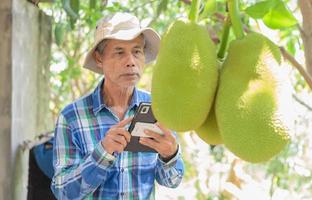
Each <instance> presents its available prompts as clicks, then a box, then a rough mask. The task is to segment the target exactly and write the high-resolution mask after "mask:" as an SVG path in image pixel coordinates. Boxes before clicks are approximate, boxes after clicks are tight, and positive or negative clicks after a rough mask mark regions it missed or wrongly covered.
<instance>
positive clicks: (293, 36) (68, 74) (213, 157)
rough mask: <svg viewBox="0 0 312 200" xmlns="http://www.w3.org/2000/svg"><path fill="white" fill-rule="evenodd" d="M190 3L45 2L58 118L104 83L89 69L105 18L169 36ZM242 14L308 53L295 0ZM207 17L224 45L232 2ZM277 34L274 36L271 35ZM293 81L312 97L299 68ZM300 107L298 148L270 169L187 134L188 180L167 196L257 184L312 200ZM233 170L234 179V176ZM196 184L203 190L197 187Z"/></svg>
mask: <svg viewBox="0 0 312 200" xmlns="http://www.w3.org/2000/svg"><path fill="white" fill-rule="evenodd" d="M189 2H190V1H187V0H159V1H156V0H149V1H148V0H142V1H135V0H125V1H106V0H101V1H97V0H55V1H54V3H52V4H51V3H40V4H39V6H40V8H41V9H42V10H44V11H45V12H46V13H47V14H48V15H51V16H52V17H53V20H54V23H53V34H54V43H53V45H52V52H53V54H52V60H51V70H50V73H51V78H50V88H51V101H50V102H49V104H50V109H51V112H52V113H53V115H54V118H56V117H57V115H58V113H59V111H60V110H61V109H62V108H63V107H64V106H65V105H66V104H68V103H69V102H71V101H73V100H74V99H77V98H79V97H80V96H82V95H84V94H86V93H88V92H90V91H91V89H92V88H94V87H95V85H96V84H97V82H98V80H99V79H100V76H98V75H96V74H94V73H92V72H89V71H88V70H85V69H83V68H82V67H81V66H82V64H83V60H84V56H85V54H86V52H87V50H88V47H90V45H91V44H92V40H93V29H94V27H95V25H96V21H97V20H98V19H99V18H101V17H102V16H105V15H108V14H110V13H114V12H116V11H125V12H131V13H133V14H135V15H136V16H137V17H138V18H139V19H141V20H142V22H143V26H147V25H148V26H151V27H153V28H154V29H156V30H157V31H158V32H159V33H160V34H162V33H163V32H164V31H165V30H166V28H167V27H168V25H169V24H170V23H171V22H173V21H174V20H175V19H176V18H178V17H187V16H188V13H189V10H190V7H191V6H190V3H189ZM240 10H241V11H242V12H241V15H240V17H241V19H242V21H243V23H244V26H245V27H246V28H248V29H250V30H253V31H258V32H262V33H263V34H269V37H270V38H272V40H273V41H274V42H275V43H277V44H279V45H280V46H284V47H285V48H286V49H287V51H288V52H290V53H291V54H292V55H293V56H295V57H298V56H300V55H301V54H302V50H303V45H302V39H301V37H300V32H299V29H298V24H300V21H298V19H299V18H298V8H297V4H296V3H294V1H290V0H288V1H282V0H264V1H258V0H253V1H252V0H243V1H241V4H240ZM199 12H200V15H199V19H198V22H199V23H201V24H203V25H205V26H207V29H208V30H209V32H210V34H211V36H212V38H214V41H216V42H218V39H221V38H222V32H223V23H224V18H223V17H226V16H227V12H226V3H225V0H208V1H202V4H201V6H200V10H199ZM272 33H273V34H274V37H271V35H270V34H272ZM182 34H183V33H182ZM233 38H234V34H233V32H230V37H229V39H230V40H231V39H233ZM219 44H220V43H218V46H219ZM225 47H226V46H225ZM151 74H152V67H147V68H146V70H145V74H144V76H143V77H142V79H141V82H140V83H139V87H143V88H145V89H147V90H149V89H150V79H151ZM290 78H291V80H292V85H293V88H294V92H295V93H296V95H299V96H302V97H303V98H304V99H305V100H306V99H308V98H307V97H305V96H303V95H301V94H306V93H307V84H306V83H305V82H304V81H303V78H302V77H301V75H300V74H299V73H298V72H296V71H291V72H290ZM293 106H294V107H295V108H296V111H297V112H296V113H298V114H297V115H296V116H295V117H296V121H295V125H294V127H293V133H294V134H293V135H292V142H291V144H289V146H288V147H287V148H286V149H285V150H284V151H283V152H282V153H281V154H280V155H279V156H277V157H275V158H274V159H272V160H271V161H270V162H267V163H263V164H257V165H254V164H249V163H245V162H238V164H237V162H236V161H235V160H236V159H235V157H234V156H233V155H232V154H231V153H229V152H228V151H227V150H226V149H225V148H223V146H216V147H211V146H208V145H206V144H205V143H203V142H202V141H201V140H200V139H199V138H198V137H196V135H195V134H192V133H184V134H182V133H181V134H180V137H181V143H182V148H183V157H184V158H185V166H186V176H185V179H184V181H183V182H184V183H183V184H182V185H181V186H180V187H179V188H180V189H179V188H177V192H176V193H175V194H173V195H171V196H170V194H168V195H167V196H165V195H164V196H161V197H160V198H159V199H163V198H166V197H167V198H179V199H195V198H196V199H235V198H236V199H243V197H244V194H245V193H246V192H250V191H251V190H250V188H251V187H252V189H254V190H252V191H254V192H255V191H258V192H259V191H261V192H262V193H264V194H265V195H267V196H265V197H264V198H263V199H311V198H312V193H311V191H312V184H311V181H310V180H311V178H312V174H311V171H312V167H311V166H312V160H311V157H309V156H308V152H309V151H311V149H312V141H311V139H308V130H311V129H312V127H311V120H309V119H312V116H311V111H308V110H307V109H306V108H304V107H303V106H302V105H299V104H296V103H294V105H293ZM233 163H234V164H233ZM236 168H240V170H241V171H240V170H237V169H236ZM235 170H236V171H235ZM230 172H232V176H229V175H231V173H230ZM233 174H234V175H233ZM233 177H234V178H233ZM189 183H193V184H195V186H193V185H192V188H190V187H189V185H191V184H189ZM160 189H163V188H161V187H160ZM191 189H193V190H191ZM163 190H164V189H163ZM192 191H193V193H192ZM229 191H231V192H232V193H231V192H229ZM194 192H195V193H194ZM244 192H245V193H244ZM285 194H286V195H285ZM283 195H284V196H283ZM235 196H236V197H235ZM255 198H256V197H255Z"/></svg>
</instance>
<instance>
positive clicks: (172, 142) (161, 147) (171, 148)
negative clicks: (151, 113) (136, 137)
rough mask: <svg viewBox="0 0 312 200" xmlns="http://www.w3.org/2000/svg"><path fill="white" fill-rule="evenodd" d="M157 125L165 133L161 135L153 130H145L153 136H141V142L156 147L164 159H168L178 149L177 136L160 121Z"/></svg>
mask: <svg viewBox="0 0 312 200" xmlns="http://www.w3.org/2000/svg"><path fill="white" fill-rule="evenodd" d="M156 125H157V126H158V127H159V128H160V130H161V131H162V132H163V133H164V134H163V135H160V134H159V133H155V132H153V131H151V130H145V131H144V132H145V134H146V135H149V136H151V137H152V138H147V137H146V138H143V137H141V138H140V143H141V144H144V145H146V146H149V147H151V148H152V149H155V150H156V151H157V152H158V153H159V154H160V156H161V157H162V158H163V159H168V158H170V157H172V156H173V155H174V154H175V153H176V151H177V150H178V144H177V142H176V138H175V137H174V135H173V134H172V132H171V131H170V130H169V129H167V128H165V127H164V126H162V125H161V124H159V123H156Z"/></svg>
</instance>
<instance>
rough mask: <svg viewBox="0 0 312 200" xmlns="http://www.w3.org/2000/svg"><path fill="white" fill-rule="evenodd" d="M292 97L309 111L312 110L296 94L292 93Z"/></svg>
mask: <svg viewBox="0 0 312 200" xmlns="http://www.w3.org/2000/svg"><path fill="white" fill-rule="evenodd" d="M292 97H293V98H294V99H295V100H296V101H297V102H298V103H300V104H301V105H303V106H304V107H306V108H307V109H308V110H309V111H312V107H311V106H309V105H308V104H306V103H305V102H304V101H302V100H301V99H300V98H299V97H297V95H296V94H292Z"/></svg>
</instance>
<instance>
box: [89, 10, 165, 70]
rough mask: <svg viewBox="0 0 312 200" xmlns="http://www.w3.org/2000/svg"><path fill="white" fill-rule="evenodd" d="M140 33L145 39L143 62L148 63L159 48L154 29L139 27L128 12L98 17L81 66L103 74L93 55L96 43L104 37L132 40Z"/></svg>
mask: <svg viewBox="0 0 312 200" xmlns="http://www.w3.org/2000/svg"><path fill="white" fill-rule="evenodd" d="M140 34H143V36H144V39H145V47H144V53H145V63H149V62H151V61H153V60H155V59H156V56H157V54H158V49H159V43H160V37H159V35H158V33H157V32H156V31H155V30H153V29H152V28H148V27H147V28H141V26H140V22H139V20H138V18H136V17H135V16H133V15H131V14H129V13H119V12H118V13H116V14H114V15H112V16H110V17H106V18H102V19H100V20H99V21H98V22H97V26H96V30H95V41H94V44H93V46H92V49H90V50H89V52H88V54H87V56H86V59H85V62H84V64H83V67H84V68H87V69H90V70H92V71H94V72H96V73H99V74H103V71H102V69H101V68H99V67H98V66H97V65H96V62H95V60H94V57H93V52H94V50H95V49H96V47H97V45H98V44H99V43H100V42H101V41H103V40H104V39H117V40H132V39H135V38H136V37H138V36H139V35H140Z"/></svg>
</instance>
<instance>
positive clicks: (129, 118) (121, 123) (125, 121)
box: [116, 116, 133, 127]
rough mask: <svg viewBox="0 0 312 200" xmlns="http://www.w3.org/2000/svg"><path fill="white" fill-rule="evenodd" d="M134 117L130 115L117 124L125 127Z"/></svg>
mask: <svg viewBox="0 0 312 200" xmlns="http://www.w3.org/2000/svg"><path fill="white" fill-rule="evenodd" d="M132 119H133V116H132V117H128V118H126V119H124V120H121V121H120V122H119V123H118V124H116V127H124V126H126V125H127V124H129V123H130V122H131V121H132Z"/></svg>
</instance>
